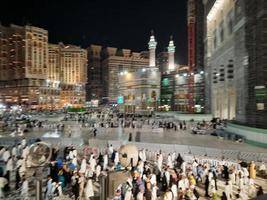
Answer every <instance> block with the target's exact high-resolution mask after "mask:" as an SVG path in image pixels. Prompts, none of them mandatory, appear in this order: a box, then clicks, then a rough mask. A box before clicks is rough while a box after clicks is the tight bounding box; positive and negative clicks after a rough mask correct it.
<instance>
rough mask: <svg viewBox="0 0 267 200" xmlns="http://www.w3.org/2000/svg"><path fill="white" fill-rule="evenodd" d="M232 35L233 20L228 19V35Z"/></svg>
mask: <svg viewBox="0 0 267 200" xmlns="http://www.w3.org/2000/svg"><path fill="white" fill-rule="evenodd" d="M232 33H233V19H232V18H229V21H228V34H229V35H231V34H232Z"/></svg>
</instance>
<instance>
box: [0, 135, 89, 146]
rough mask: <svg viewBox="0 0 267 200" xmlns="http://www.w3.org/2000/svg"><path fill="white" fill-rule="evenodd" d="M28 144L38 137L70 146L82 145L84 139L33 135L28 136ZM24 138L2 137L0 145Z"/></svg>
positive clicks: (8, 144) (12, 143) (48, 141)
mask: <svg viewBox="0 0 267 200" xmlns="http://www.w3.org/2000/svg"><path fill="white" fill-rule="evenodd" d="M26 139H27V143H28V144H33V143H34V142H35V141H36V140H37V139H40V140H41V141H44V142H47V143H50V144H52V145H56V146H63V147H64V146H69V145H75V146H81V145H83V144H84V143H83V139H81V138H65V137H63V138H62V137H61V138H42V137H40V138H37V137H31V138H26ZM21 140H22V138H16V137H1V138H0V146H13V145H17V144H19V143H20V142H21Z"/></svg>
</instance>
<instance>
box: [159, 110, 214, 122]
mask: <svg viewBox="0 0 267 200" xmlns="http://www.w3.org/2000/svg"><path fill="white" fill-rule="evenodd" d="M155 114H156V115H159V116H163V117H173V118H175V119H177V120H182V121H183V120H185V121H190V120H191V119H194V121H203V120H205V121H210V120H212V115H211V114H185V113H179V112H175V111H171V112H155Z"/></svg>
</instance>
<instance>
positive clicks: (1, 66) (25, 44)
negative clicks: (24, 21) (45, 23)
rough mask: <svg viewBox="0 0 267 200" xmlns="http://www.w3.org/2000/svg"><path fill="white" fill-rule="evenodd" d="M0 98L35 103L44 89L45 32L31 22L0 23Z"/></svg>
mask: <svg viewBox="0 0 267 200" xmlns="http://www.w3.org/2000/svg"><path fill="white" fill-rule="evenodd" d="M0 51H1V53H0V71H1V75H0V81H1V83H0V84H1V86H0V94H1V95H0V98H1V101H2V102H6V103H20V104H21V103H23V104H36V103H38V102H39V100H40V98H41V97H42V96H43V95H44V94H46V93H47V90H48V88H47V85H46V82H45V79H46V73H47V67H48V32H47V31H46V30H44V29H42V28H38V27H33V26H17V25H10V26H9V27H5V26H0Z"/></svg>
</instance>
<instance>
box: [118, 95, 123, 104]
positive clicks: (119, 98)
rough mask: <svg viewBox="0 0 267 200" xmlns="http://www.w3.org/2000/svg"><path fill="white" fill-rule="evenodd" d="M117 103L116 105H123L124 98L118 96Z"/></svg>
mask: <svg viewBox="0 0 267 200" xmlns="http://www.w3.org/2000/svg"><path fill="white" fill-rule="evenodd" d="M117 103H118V104H123V103H124V97H123V96H118V98H117Z"/></svg>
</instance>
